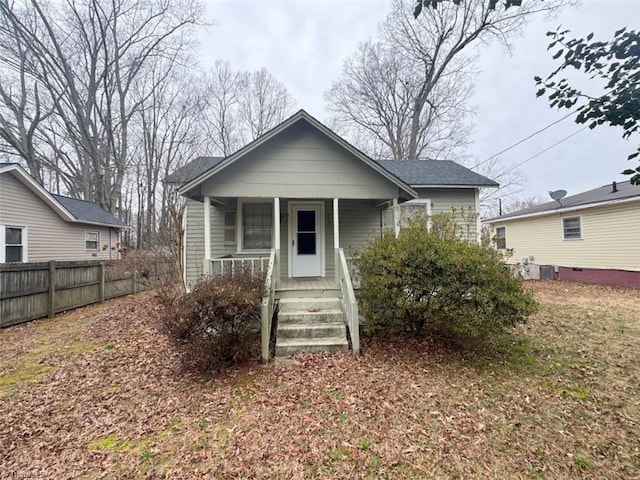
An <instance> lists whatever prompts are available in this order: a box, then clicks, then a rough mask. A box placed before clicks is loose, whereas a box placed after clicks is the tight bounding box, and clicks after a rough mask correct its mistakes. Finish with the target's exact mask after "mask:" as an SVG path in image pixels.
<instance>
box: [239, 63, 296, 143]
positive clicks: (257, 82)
mask: <svg viewBox="0 0 640 480" xmlns="http://www.w3.org/2000/svg"><path fill="white" fill-rule="evenodd" d="M238 97H239V120H240V122H241V124H242V130H243V133H244V137H243V139H244V141H245V143H248V142H249V141H251V140H254V139H256V138H258V137H259V136H260V135H262V134H263V133H265V132H266V131H267V130H269V129H271V128H273V127H274V126H276V125H277V124H278V123H280V122H281V121H282V120H284V119H285V118H286V117H287V116H288V115H289V114H290V113H291V111H292V109H293V103H294V102H293V98H292V97H291V95H289V92H288V91H287V89H286V88H285V86H284V85H283V84H282V83H280V82H279V81H278V80H276V79H275V78H274V77H273V75H271V74H270V73H269V72H268V71H267V69H266V68H262V69H260V70H258V71H255V72H244V73H242V74H240V84H239V95H238Z"/></svg>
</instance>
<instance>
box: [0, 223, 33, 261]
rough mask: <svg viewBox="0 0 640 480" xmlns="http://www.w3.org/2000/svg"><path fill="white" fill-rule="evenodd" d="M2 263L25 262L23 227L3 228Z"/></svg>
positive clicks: (24, 234) (24, 232)
mask: <svg viewBox="0 0 640 480" xmlns="http://www.w3.org/2000/svg"><path fill="white" fill-rule="evenodd" d="M3 233H4V242H2V243H4V246H3V250H4V251H3V252H2V253H3V255H2V256H3V257H4V259H2V258H0V260H1V261H3V262H7V263H9V262H26V261H27V255H26V253H27V252H26V243H27V242H26V229H25V228H24V227H4V232H3Z"/></svg>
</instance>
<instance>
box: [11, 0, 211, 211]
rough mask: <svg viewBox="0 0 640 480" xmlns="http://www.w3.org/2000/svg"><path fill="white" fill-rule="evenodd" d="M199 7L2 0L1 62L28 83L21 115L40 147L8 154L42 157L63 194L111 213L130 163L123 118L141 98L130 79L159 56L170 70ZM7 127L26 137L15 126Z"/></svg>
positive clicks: (171, 0) (134, 1)
mask: <svg viewBox="0 0 640 480" xmlns="http://www.w3.org/2000/svg"><path fill="white" fill-rule="evenodd" d="M201 13H202V8H201V6H200V5H199V4H198V3H196V2H195V0H186V1H178V0H162V1H159V2H146V1H141V0H108V1H100V0H90V1H87V2H83V3H82V4H79V3H76V2H75V1H73V0H65V1H62V2H56V3H55V4H52V3H48V2H47V1H46V0H23V1H21V2H15V3H14V2H12V3H9V2H8V1H7V0H0V65H1V66H2V67H4V68H5V69H7V70H9V71H13V72H14V74H15V72H17V71H19V69H17V68H16V67H17V65H18V64H20V68H21V69H22V71H23V72H24V75H25V76H26V78H28V79H30V82H31V83H32V84H33V88H32V89H31V92H32V94H33V100H32V101H31V106H32V110H31V113H30V114H29V115H25V118H29V119H30V122H31V123H30V125H31V126H33V127H34V128H35V132H36V136H37V138H39V139H40V140H41V143H40V144H39V145H38V146H39V148H40V151H39V152H35V151H34V152H29V151H28V150H25V149H22V150H17V149H16V154H18V155H20V156H21V157H22V158H23V159H24V160H25V162H26V163H27V165H30V162H31V163H32V164H35V162H36V157H37V156H39V157H40V158H49V159H50V160H49V163H48V165H47V167H48V168H50V169H53V170H55V171H56V172H57V173H58V174H59V175H60V176H61V178H62V180H63V182H64V183H65V186H66V189H67V190H68V192H69V193H70V194H71V195H73V196H77V197H82V198H85V199H88V200H93V201H96V202H98V203H99V204H100V205H101V206H103V207H104V208H106V209H108V210H110V211H112V212H116V211H117V210H118V208H119V207H120V204H121V196H122V195H121V193H122V187H123V182H124V180H125V175H126V171H127V167H128V166H129V164H130V162H131V158H130V155H129V153H130V152H129V149H130V126H131V121H132V119H133V117H134V116H135V115H136V113H137V112H138V110H139V109H140V107H141V102H142V101H143V100H144V98H145V96H144V95H142V96H138V97H136V98H134V96H133V95H132V91H133V88H134V86H136V85H137V82H138V81H139V80H140V79H141V77H142V75H143V74H144V73H145V72H146V71H147V69H148V68H149V66H150V65H157V60H158V58H163V59H164V60H166V61H165V62H164V65H166V66H167V68H169V69H170V68H171V66H172V65H173V64H174V63H175V62H176V61H178V59H180V58H181V57H182V55H183V54H184V52H185V51H187V49H188V47H189V46H190V45H191V39H192V27H193V26H194V25H196V24H197V23H199V18H200V15H201ZM20 49H22V50H23V52H24V60H18V61H17V60H16V58H18V59H19V57H16V55H15V54H16V51H19V50H20ZM152 91H153V88H151V90H150V91H149V92H147V94H148V95H150V94H151V92H152ZM45 92H46V98H45V94H44V93H45ZM45 99H46V102H47V103H46V107H42V106H40V107H39V108H40V109H41V111H44V112H46V114H48V115H49V117H48V118H47V120H48V121H47V122H43V121H42V119H41V118H40V117H41V115H40V116H39V115H38V114H37V108H36V106H38V105H44V101H45ZM2 100H4V102H3V103H4V104H5V107H7V103H8V102H7V101H6V99H4V97H3V98H2ZM49 109H51V110H52V113H51V114H49V113H48V110H49ZM5 111H11V108H10V107H9V108H6V109H5ZM12 115H13V118H14V119H16V120H17V117H16V114H15V112H13V114H12ZM10 124H13V125H18V126H19V121H14V122H7V125H10ZM11 130H12V131H13V134H14V136H16V137H17V138H19V139H21V141H22V143H23V144H24V143H26V142H27V141H28V138H20V137H21V136H23V133H22V131H21V130H20V128H17V129H15V128H14V129H11ZM23 130H24V131H27V132H28V129H26V130H25V129H23ZM3 138H5V141H6V138H7V136H6V135H3Z"/></svg>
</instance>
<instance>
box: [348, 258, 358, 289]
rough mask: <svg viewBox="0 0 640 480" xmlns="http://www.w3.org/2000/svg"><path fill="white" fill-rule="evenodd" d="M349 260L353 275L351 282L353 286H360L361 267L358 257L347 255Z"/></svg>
mask: <svg viewBox="0 0 640 480" xmlns="http://www.w3.org/2000/svg"><path fill="white" fill-rule="evenodd" d="M345 259H346V260H347V267H348V268H349V275H350V276H351V283H352V284H353V288H360V269H359V268H358V264H357V263H356V262H357V260H358V257H355V256H354V257H345Z"/></svg>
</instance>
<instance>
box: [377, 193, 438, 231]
mask: <svg viewBox="0 0 640 480" xmlns="http://www.w3.org/2000/svg"><path fill="white" fill-rule="evenodd" d="M430 206H431V200H429V199H426V198H417V199H414V200H409V201H408V202H404V203H401V204H400V205H398V222H399V225H398V227H399V228H398V230H402V229H403V228H406V227H407V225H408V224H409V221H410V220H413V219H421V220H423V221H424V223H425V226H426V227H427V228H430V224H429V215H430V214H431V209H430ZM393 217H394V215H393V207H392V206H390V207H388V208H386V209H385V210H382V212H381V214H380V224H381V226H382V229H383V230H384V229H388V228H394V225H395V221H394V218H393Z"/></svg>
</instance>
